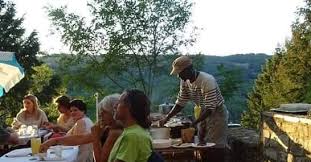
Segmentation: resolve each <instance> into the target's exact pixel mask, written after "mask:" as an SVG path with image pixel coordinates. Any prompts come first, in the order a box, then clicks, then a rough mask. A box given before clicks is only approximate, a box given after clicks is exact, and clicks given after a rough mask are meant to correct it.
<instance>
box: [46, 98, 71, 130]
mask: <svg viewBox="0 0 311 162" xmlns="http://www.w3.org/2000/svg"><path fill="white" fill-rule="evenodd" d="M55 103H56V104H57V110H58V112H59V113H60V115H59V117H58V118H57V124H53V123H48V122H47V123H45V127H46V128H48V129H53V131H54V132H67V131H68V130H70V129H71V128H72V127H73V125H74V124H75V121H74V120H73V118H72V116H71V112H70V99H69V98H68V97H67V96H60V97H58V98H57V99H56V101H55Z"/></svg>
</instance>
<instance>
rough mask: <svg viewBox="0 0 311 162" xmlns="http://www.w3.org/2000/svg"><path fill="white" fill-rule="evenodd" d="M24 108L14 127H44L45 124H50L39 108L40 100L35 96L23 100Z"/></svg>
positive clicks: (28, 96) (18, 115) (15, 119)
mask: <svg viewBox="0 0 311 162" xmlns="http://www.w3.org/2000/svg"><path fill="white" fill-rule="evenodd" d="M23 106H24V108H23V109H21V110H20V112H19V113H18V114H17V115H16V118H14V121H13V123H12V127H13V128H14V129H19V127H20V126H21V125H37V126H38V128H40V127H42V126H43V124H44V123H45V122H48V118H47V117H46V115H45V113H44V111H43V110H41V109H40V108H39V103H38V99H37V97H36V96H34V95H31V94H29V95H26V96H25V97H24V99H23Z"/></svg>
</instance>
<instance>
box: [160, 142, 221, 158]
mask: <svg viewBox="0 0 311 162" xmlns="http://www.w3.org/2000/svg"><path fill="white" fill-rule="evenodd" d="M221 147H222V146H220V145H215V146H212V147H205V148H195V147H187V148H175V147H169V148H158V149H155V151H156V152H158V153H159V154H161V155H162V157H163V158H164V160H165V161H170V162H173V161H181V160H183V161H187V162H193V161H197V162H203V161H204V159H205V158H202V156H204V157H205V156H206V154H208V153H209V152H210V151H211V150H215V149H217V148H221ZM202 154H204V155H202Z"/></svg>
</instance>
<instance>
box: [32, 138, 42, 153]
mask: <svg viewBox="0 0 311 162" xmlns="http://www.w3.org/2000/svg"><path fill="white" fill-rule="evenodd" d="M30 145H31V153H32V155H35V154H37V153H39V150H40V145H41V138H32V139H31V141H30Z"/></svg>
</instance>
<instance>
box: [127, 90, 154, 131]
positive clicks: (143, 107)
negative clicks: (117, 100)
mask: <svg viewBox="0 0 311 162" xmlns="http://www.w3.org/2000/svg"><path fill="white" fill-rule="evenodd" d="M124 92H125V93H126V96H125V102H126V103H127V104H128V105H129V109H130V113H131V116H132V117H133V118H134V119H135V120H136V122H137V124H138V125H140V126H141V127H143V128H145V129H147V128H149V127H150V125H151V121H150V120H149V115H150V100H149V99H148V97H147V96H146V95H145V93H144V92H142V91H140V90H137V89H130V90H125V91H124Z"/></svg>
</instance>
